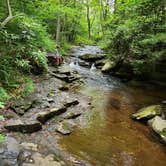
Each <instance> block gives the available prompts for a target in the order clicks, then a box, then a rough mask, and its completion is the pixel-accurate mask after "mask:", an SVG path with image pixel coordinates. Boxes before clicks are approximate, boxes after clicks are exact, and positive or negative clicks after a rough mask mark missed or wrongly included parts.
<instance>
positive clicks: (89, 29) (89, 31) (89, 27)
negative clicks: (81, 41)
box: [86, 0, 91, 39]
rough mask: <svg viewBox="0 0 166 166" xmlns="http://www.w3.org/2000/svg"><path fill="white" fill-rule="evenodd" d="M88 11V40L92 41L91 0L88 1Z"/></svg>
mask: <svg viewBox="0 0 166 166" xmlns="http://www.w3.org/2000/svg"><path fill="white" fill-rule="evenodd" d="M86 9H87V23H88V38H89V39H91V23H90V7H89V0H87V4H86Z"/></svg>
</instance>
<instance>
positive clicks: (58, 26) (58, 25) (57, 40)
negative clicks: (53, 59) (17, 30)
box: [56, 0, 61, 45]
mask: <svg viewBox="0 0 166 166" xmlns="http://www.w3.org/2000/svg"><path fill="white" fill-rule="evenodd" d="M59 4H61V0H59ZM60 31H61V14H60V13H58V18H57V28H56V45H59V40H60Z"/></svg>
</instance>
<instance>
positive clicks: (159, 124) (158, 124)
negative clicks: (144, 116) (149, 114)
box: [148, 116, 166, 143]
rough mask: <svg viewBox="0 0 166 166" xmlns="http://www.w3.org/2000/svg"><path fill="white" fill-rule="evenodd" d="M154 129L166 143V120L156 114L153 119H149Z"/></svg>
mask: <svg viewBox="0 0 166 166" xmlns="http://www.w3.org/2000/svg"><path fill="white" fill-rule="evenodd" d="M148 124H149V125H150V126H151V128H152V129H153V131H155V132H156V133H157V134H158V135H159V136H160V138H161V139H162V141H163V142H164V143H166V120H163V119H162V118H161V117H160V116H155V117H154V118H153V119H151V120H149V121H148Z"/></svg>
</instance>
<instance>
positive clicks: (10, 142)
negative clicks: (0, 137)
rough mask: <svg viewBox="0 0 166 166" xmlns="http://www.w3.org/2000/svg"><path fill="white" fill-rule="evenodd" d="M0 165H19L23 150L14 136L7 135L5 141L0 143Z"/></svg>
mask: <svg viewBox="0 0 166 166" xmlns="http://www.w3.org/2000/svg"><path fill="white" fill-rule="evenodd" d="M0 149H1V153H0V165H1V166H18V165H19V156H20V154H21V152H22V149H21V146H20V145H19V143H18V142H17V141H16V140H15V139H14V138H13V137H6V139H5V141H4V142H3V143H0Z"/></svg>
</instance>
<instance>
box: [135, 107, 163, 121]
mask: <svg viewBox="0 0 166 166" xmlns="http://www.w3.org/2000/svg"><path fill="white" fill-rule="evenodd" d="M157 115H161V106H160V105H151V106H148V107H144V108H142V109H140V110H139V111H138V112H137V113H135V114H133V115H132V118H133V119H136V120H140V119H150V118H153V117H155V116H157Z"/></svg>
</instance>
